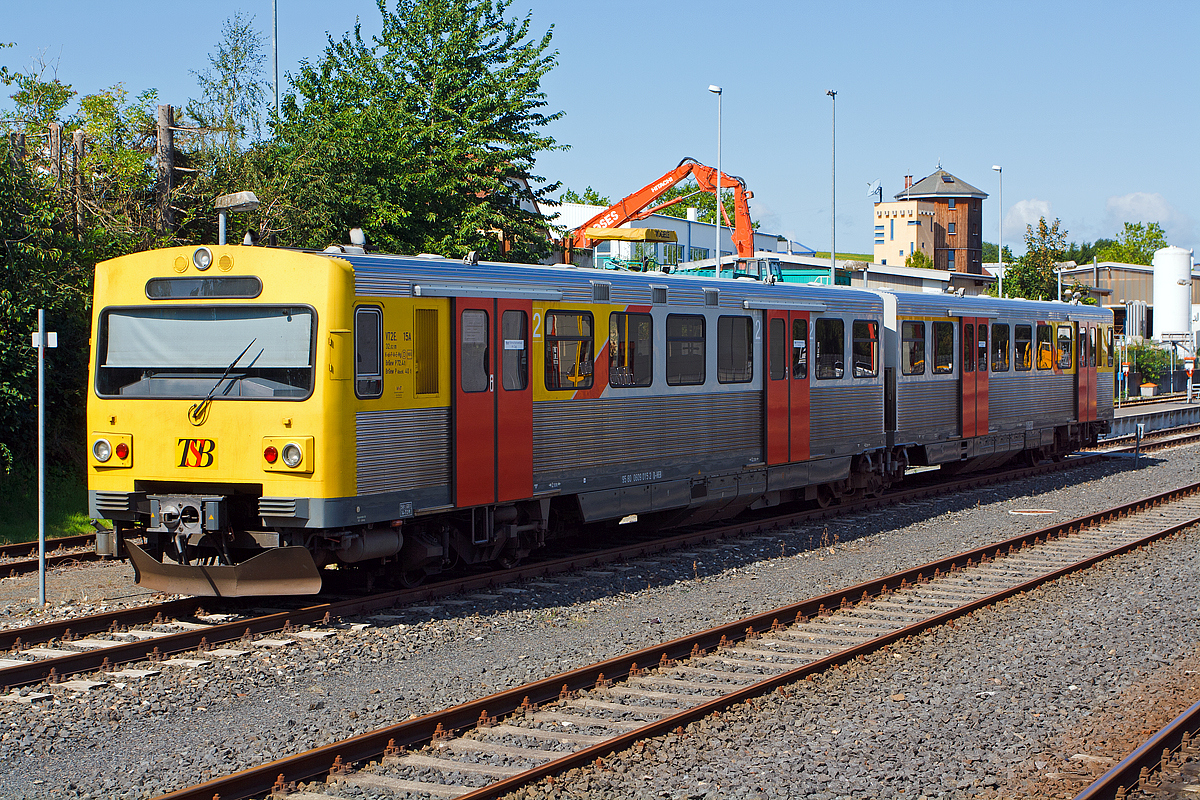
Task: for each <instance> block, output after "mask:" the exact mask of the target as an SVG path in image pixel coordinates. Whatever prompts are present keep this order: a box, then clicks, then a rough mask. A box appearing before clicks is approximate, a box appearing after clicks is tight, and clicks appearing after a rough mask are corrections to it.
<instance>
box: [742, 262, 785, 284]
mask: <svg viewBox="0 0 1200 800" xmlns="http://www.w3.org/2000/svg"><path fill="white" fill-rule="evenodd" d="M731 277H733V278H746V279H749V280H755V281H763V282H765V283H782V282H783V270H782V269H781V268H780V266H779V259H777V258H739V259H738V260H737V261H736V262H735V263H734V265H733V274H732V276H731Z"/></svg>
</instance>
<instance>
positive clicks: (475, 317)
mask: <svg viewBox="0 0 1200 800" xmlns="http://www.w3.org/2000/svg"><path fill="white" fill-rule="evenodd" d="M459 354H460V356H461V357H460V358H459V362H460V364H461V365H462V367H461V370H460V375H461V377H462V390H463V391H464V392H486V391H487V390H488V383H489V379H490V377H491V373H490V370H488V361H490V360H491V359H489V358H488V313H487V312H486V311H479V310H477V309H467V310H465V311H463V312H462V341H461V342H459Z"/></svg>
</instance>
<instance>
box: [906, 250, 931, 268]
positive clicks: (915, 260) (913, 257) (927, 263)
mask: <svg viewBox="0 0 1200 800" xmlns="http://www.w3.org/2000/svg"><path fill="white" fill-rule="evenodd" d="M904 266H906V267H911V268H913V269H933V268H934V267H933V259H932V258H930V257H929V256H927V255H925V251H924V250H913V251H912V252H911V253H909V254H908V255H907V256H905V257H904Z"/></svg>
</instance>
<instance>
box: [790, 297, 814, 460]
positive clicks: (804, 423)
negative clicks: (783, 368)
mask: <svg viewBox="0 0 1200 800" xmlns="http://www.w3.org/2000/svg"><path fill="white" fill-rule="evenodd" d="M808 315H809V312H807V311H792V312H791V313H790V314H789V317H790V319H789V322H790V324H791V331H790V333H791V337H790V341H789V343H790V344H791V347H790V348H788V349H789V350H790V351H791V356H792V358H791V368H790V369H789V370H788V372H789V373H790V374H789V377H788V385H789V386H790V387H791V388H790V395H791V397H790V400H791V422H792V424H791V429H792V435H791V442H790V444H791V447H790V451H791V453H790V455H791V458H792V461H808V456H809V452H808V412H809V404H808V342H809V330H808V319H809V318H808Z"/></svg>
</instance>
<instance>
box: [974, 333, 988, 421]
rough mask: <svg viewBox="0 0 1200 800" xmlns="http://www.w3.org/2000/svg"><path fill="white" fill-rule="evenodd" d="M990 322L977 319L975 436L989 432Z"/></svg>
mask: <svg viewBox="0 0 1200 800" xmlns="http://www.w3.org/2000/svg"><path fill="white" fill-rule="evenodd" d="M988 333H989V331H988V321H987V319H986V318H984V317H976V318H975V341H976V342H977V345H978V346H977V348H976V353H977V356H978V357H977V358H976V359H975V362H976V363H975V435H976V436H983V435H985V434H986V433H987V432H988V403H989V402H990V399H989V397H988V387H989V384H990V382H991V381H990V367H989V358H990V357H991V350H990V349H989V348H988V341H989V340H988Z"/></svg>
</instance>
